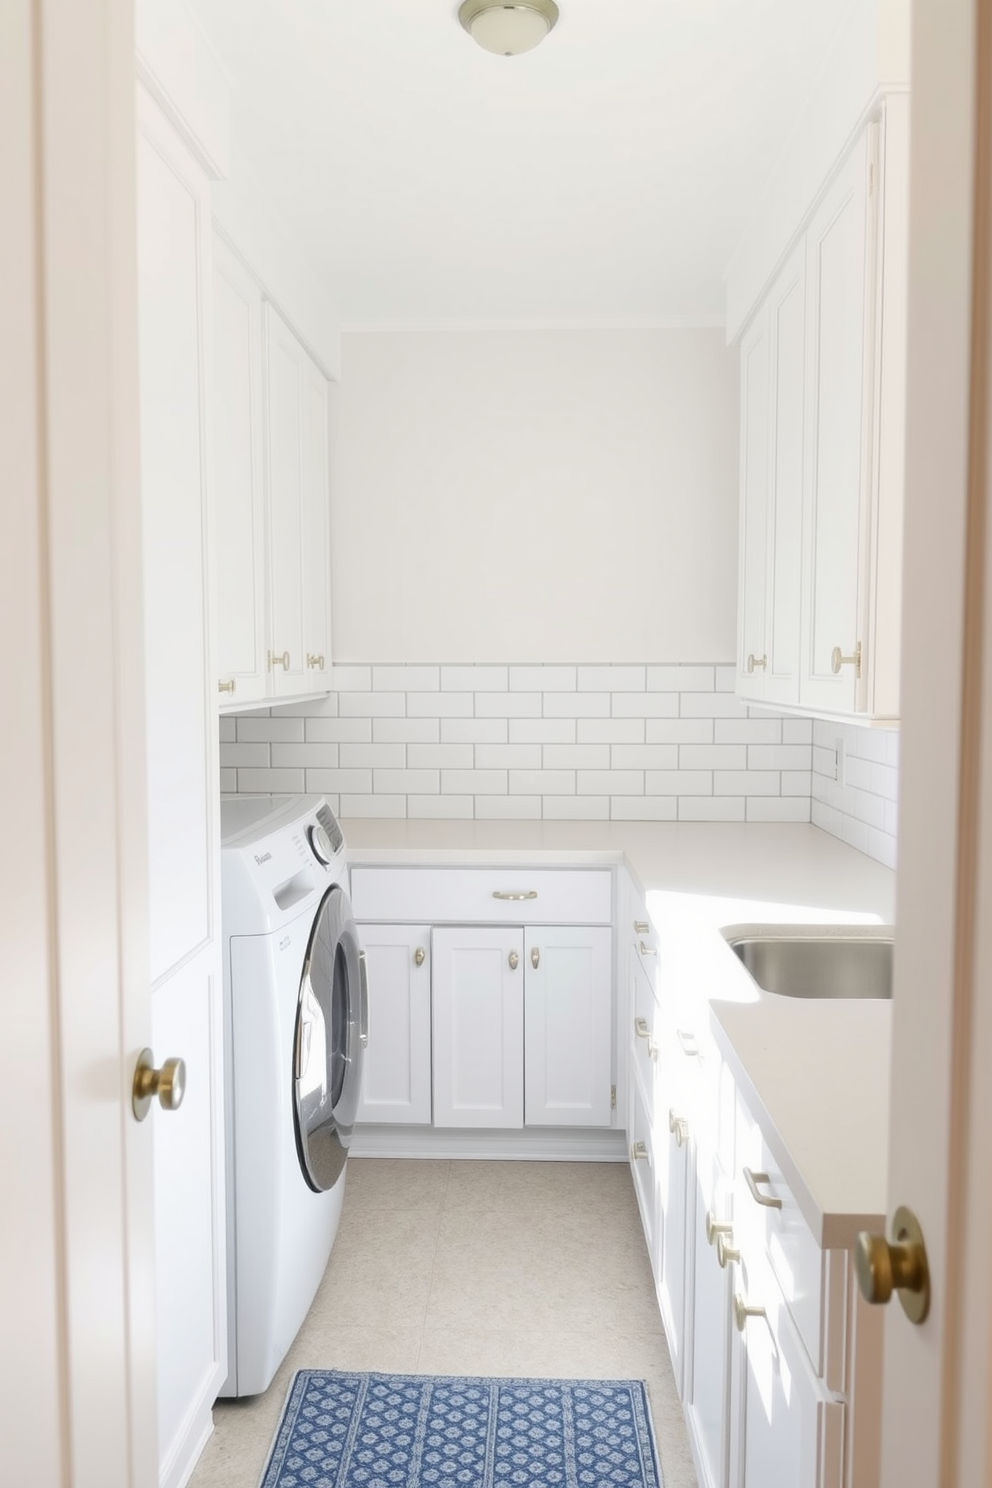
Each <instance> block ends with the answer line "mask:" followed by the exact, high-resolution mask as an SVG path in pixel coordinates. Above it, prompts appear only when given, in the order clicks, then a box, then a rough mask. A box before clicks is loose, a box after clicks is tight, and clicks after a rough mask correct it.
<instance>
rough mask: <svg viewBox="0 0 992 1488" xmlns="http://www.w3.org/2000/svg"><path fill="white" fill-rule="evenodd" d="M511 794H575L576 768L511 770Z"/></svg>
mask: <svg viewBox="0 0 992 1488" xmlns="http://www.w3.org/2000/svg"><path fill="white" fill-rule="evenodd" d="M510 795H511V796H574V795H575V771H574V770H511V771H510Z"/></svg>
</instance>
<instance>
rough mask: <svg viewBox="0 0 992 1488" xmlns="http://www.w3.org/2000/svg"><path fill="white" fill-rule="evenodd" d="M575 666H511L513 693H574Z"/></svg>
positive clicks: (511, 687)
mask: <svg viewBox="0 0 992 1488" xmlns="http://www.w3.org/2000/svg"><path fill="white" fill-rule="evenodd" d="M575 673H576V668H575V667H574V666H511V667H510V691H511V692H574V691H575Z"/></svg>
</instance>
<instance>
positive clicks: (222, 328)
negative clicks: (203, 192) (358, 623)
mask: <svg viewBox="0 0 992 1488" xmlns="http://www.w3.org/2000/svg"><path fill="white" fill-rule="evenodd" d="M213 270H214V273H213V317H214V338H213V367H214V401H213V408H214V415H215V416H214V428H213V456H214V483H213V500H214V523H213V525H214V533H215V543H214V551H215V555H216V564H215V568H216V573H217V684H218V688H219V689H223V690H221V691H220V692H219V697H220V700H221V702H227V703H235V704H246V703H249V702H254V701H257V700H258V699H260V698H264V697H265V688H266V656H265V509H264V502H263V490H262V291H261V290H260V289H259V287H258V285H257V284H256V283H255V280H254V279H253V278H252V277H251V275H250V274H249V273H248V270H247V269H246V268H245V267H244V265H243V264H242V263H241V262H240V261H239V259H237V258H236V257H235V255H234V254H233V253H232V252H231V250H230V249H229V248H227V247H226V246H225V244H224V243H222V242H220V241H218V240H217V239H216V238H215V239H214V244H213Z"/></svg>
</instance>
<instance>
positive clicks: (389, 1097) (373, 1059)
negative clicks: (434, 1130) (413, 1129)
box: [358, 925, 431, 1126]
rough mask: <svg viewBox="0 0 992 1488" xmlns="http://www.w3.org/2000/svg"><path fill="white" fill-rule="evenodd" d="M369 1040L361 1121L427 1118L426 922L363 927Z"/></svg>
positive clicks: (417, 1122) (420, 1120)
mask: <svg viewBox="0 0 992 1488" xmlns="http://www.w3.org/2000/svg"><path fill="white" fill-rule="evenodd" d="M361 936H362V949H363V950H364V952H365V960H366V967H367V971H368V979H369V987H370V989H372V991H371V993H370V996H369V1044H368V1048H367V1050H366V1052H365V1074H364V1078H363V1081H362V1101H361V1105H360V1106H359V1108H358V1120H359V1121H388V1122H409V1123H410V1124H411V1125H424V1126H429V1125H430V1122H431V960H430V945H431V931H430V926H429V925H363V926H362V931H361Z"/></svg>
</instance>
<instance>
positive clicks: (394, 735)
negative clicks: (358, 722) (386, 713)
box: [369, 718, 441, 744]
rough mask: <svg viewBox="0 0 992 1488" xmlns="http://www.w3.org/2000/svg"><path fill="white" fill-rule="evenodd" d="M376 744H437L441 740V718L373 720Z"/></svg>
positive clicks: (373, 733)
mask: <svg viewBox="0 0 992 1488" xmlns="http://www.w3.org/2000/svg"><path fill="white" fill-rule="evenodd" d="M369 721H370V723H371V725H372V738H373V740H374V741H375V743H376V744H437V743H438V741H439V740H440V738H441V720H440V719H439V718H373V719H370V720H369Z"/></svg>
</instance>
